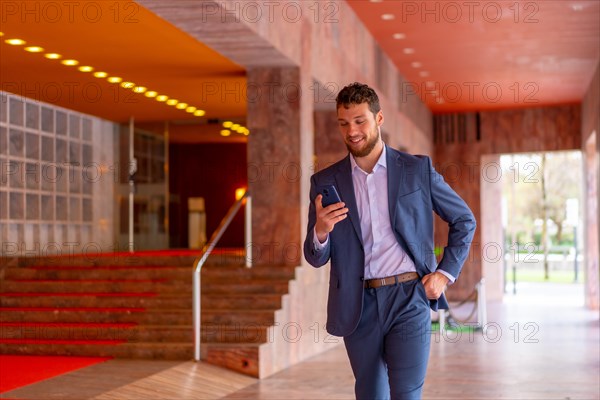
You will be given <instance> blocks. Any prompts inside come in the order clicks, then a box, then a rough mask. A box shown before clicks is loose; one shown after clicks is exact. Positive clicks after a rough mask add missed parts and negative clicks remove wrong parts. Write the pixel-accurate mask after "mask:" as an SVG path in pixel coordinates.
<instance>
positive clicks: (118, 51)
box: [0, 0, 246, 122]
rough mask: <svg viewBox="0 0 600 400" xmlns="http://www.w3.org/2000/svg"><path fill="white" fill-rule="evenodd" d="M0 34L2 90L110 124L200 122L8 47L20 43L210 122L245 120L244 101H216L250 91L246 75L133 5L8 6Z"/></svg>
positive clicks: (45, 3)
mask: <svg viewBox="0 0 600 400" xmlns="http://www.w3.org/2000/svg"><path fill="white" fill-rule="evenodd" d="M0 31H2V32H3V33H4V36H3V37H2V39H3V40H2V43H1V44H0V81H1V84H2V89H3V90H6V91H9V92H13V93H18V94H23V95H25V96H27V97H34V98H36V99H39V100H42V101H47V102H50V103H53V104H57V105H59V106H63V107H67V108H70V109H75V110H77V111H81V112H84V113H89V114H93V115H96V116H99V117H103V118H106V119H109V120H113V121H120V122H123V121H127V120H128V119H129V117H130V116H133V117H135V119H136V120H137V121H153V120H186V119H194V118H198V117H194V116H193V115H191V114H189V113H187V112H185V111H183V110H178V109H176V108H174V107H171V106H167V105H166V104H164V103H159V102H157V101H156V100H153V99H149V98H147V97H145V96H144V95H141V94H136V93H133V92H132V91H131V90H127V89H122V88H120V87H119V85H117V84H110V83H108V82H107V81H106V80H105V79H98V78H95V77H93V76H92V74H91V73H83V72H79V71H78V70H77V67H67V66H64V65H62V64H60V62H58V61H56V60H47V59H45V58H44V56H43V55H42V54H40V53H38V54H33V53H28V52H25V51H24V50H23V48H24V46H10V45H8V44H6V43H4V40H5V39H9V38H13V37H16V38H21V39H23V40H25V41H27V45H36V46H41V47H43V48H44V49H45V50H46V51H50V52H56V53H60V54H62V55H63V56H64V57H65V58H74V59H76V60H78V61H80V62H81V64H80V65H90V66H93V67H94V68H95V69H96V70H101V71H106V72H108V73H109V74H111V75H116V76H119V77H122V78H123V79H124V80H126V81H131V82H134V83H135V84H137V85H142V86H145V87H147V88H148V89H150V90H154V91H157V92H158V93H159V94H165V95H167V96H169V97H170V98H175V99H177V100H179V101H181V102H185V103H188V104H189V105H190V106H195V107H197V108H198V109H203V110H205V111H206V115H205V117H204V118H205V119H206V118H221V119H230V118H233V119H237V120H243V118H244V117H245V114H246V102H245V100H244V98H243V97H241V96H239V97H238V98H235V97H234V96H229V97H227V98H221V97H220V96H216V95H212V94H211V91H212V93H214V89H215V88H216V87H227V88H236V87H245V86H246V73H245V70H244V69H243V68H242V67H240V66H239V65H236V64H234V63H233V62H231V61H229V60H228V59H226V58H225V57H223V56H221V55H220V54H218V53H216V52H214V51H213V50H211V49H209V48H208V47H207V46H205V45H203V44H201V43H199V42H198V41H197V40H195V39H193V38H192V37H190V36H188V35H187V34H185V33H183V32H181V31H180V30H178V29H177V28H175V27H173V26H172V25H170V24H169V23H167V22H166V21H164V20H162V19H161V18H159V17H158V16H156V15H155V14H153V13H151V12H150V11H148V10H146V9H145V8H143V7H141V6H140V5H138V4H137V3H134V2H132V1H128V0H127V1H78V2H56V1H50V2H48V1H36V2H33V1H32V2H4V4H3V5H2V18H1V19H0ZM240 122H241V121H240Z"/></svg>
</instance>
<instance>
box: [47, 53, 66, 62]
mask: <svg viewBox="0 0 600 400" xmlns="http://www.w3.org/2000/svg"><path fill="white" fill-rule="evenodd" d="M44 57H46V58H47V59H49V60H58V59H60V58H62V56H61V55H60V54H58V53H48V54H44Z"/></svg>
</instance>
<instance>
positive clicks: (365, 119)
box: [337, 103, 383, 157]
mask: <svg viewBox="0 0 600 400" xmlns="http://www.w3.org/2000/svg"><path fill="white" fill-rule="evenodd" d="M337 114H338V126H339V128H340V133H341V134H342V138H343V139H344V143H346V147H347V148H348V151H349V152H350V153H351V154H352V155H353V156H354V157H365V156H367V155H369V153H371V151H372V150H373V148H375V146H376V145H377V142H378V141H379V140H380V139H379V137H380V135H379V127H380V126H381V124H383V113H382V112H381V110H380V111H379V112H378V113H377V114H376V115H373V113H372V112H371V110H369V104H368V103H361V104H350V107H349V108H345V107H344V106H343V105H342V106H340V107H339V108H338V109H337Z"/></svg>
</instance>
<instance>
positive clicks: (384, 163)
mask: <svg viewBox="0 0 600 400" xmlns="http://www.w3.org/2000/svg"><path fill="white" fill-rule="evenodd" d="M386 153H387V149H386V145H385V143H384V144H383V151H382V152H381V155H380V156H379V159H378V160H377V163H375V167H373V172H375V171H376V170H377V168H379V167H383V168H385V169H387V157H386ZM350 167H351V169H352V172H354V171H356V169H357V168H358V170H359V171H362V172H364V173H365V174H366V172H365V171H363V170H362V169H361V168H360V167H359V166H358V164H357V163H356V160H355V159H354V156H353V155H352V154H350Z"/></svg>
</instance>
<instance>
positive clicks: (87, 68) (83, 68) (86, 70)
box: [77, 65, 94, 72]
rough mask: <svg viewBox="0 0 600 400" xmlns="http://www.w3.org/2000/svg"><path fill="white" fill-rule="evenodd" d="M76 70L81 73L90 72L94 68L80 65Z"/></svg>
mask: <svg viewBox="0 0 600 400" xmlns="http://www.w3.org/2000/svg"><path fill="white" fill-rule="evenodd" d="M77 69H78V70H80V71H81V72H92V71H93V70H94V67H90V66H89V65H82V66H81V67H79V68H77Z"/></svg>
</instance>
